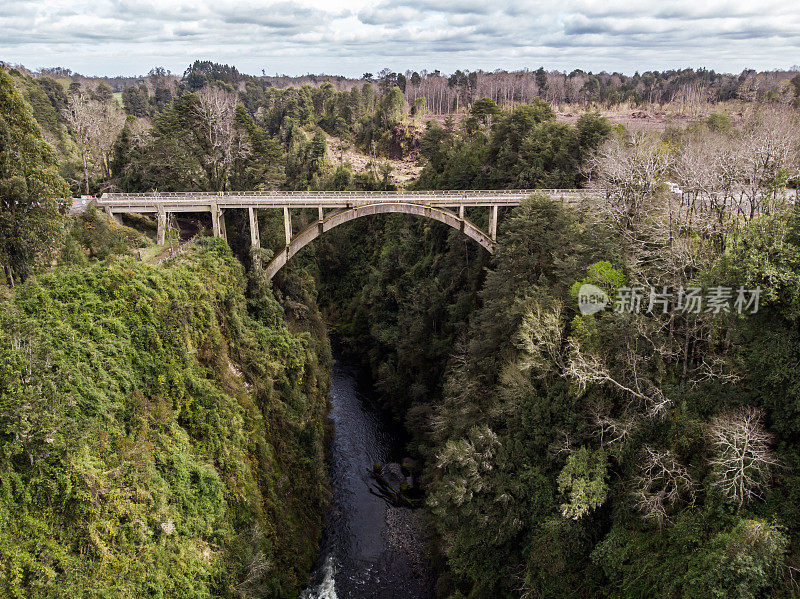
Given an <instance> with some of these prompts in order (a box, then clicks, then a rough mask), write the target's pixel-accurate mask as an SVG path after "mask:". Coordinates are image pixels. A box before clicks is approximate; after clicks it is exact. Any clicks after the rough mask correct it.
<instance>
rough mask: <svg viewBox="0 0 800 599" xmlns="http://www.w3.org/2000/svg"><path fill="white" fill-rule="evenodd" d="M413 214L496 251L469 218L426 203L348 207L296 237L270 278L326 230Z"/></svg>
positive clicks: (272, 268)
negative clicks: (382, 216) (376, 216)
mask: <svg viewBox="0 0 800 599" xmlns="http://www.w3.org/2000/svg"><path fill="white" fill-rule="evenodd" d="M389 213H398V214H412V215H415V216H422V217H426V218H431V219H433V220H438V221H439V222H442V223H444V224H446V225H448V226H450V227H452V228H453V229H456V230H458V231H462V232H463V233H464V234H465V235H466V236H467V237H469V238H471V239H474V240H475V241H477V242H478V243H479V244H481V246H483V247H484V249H486V251H488V252H489V253H493V252H494V242H493V241H492V239H491V237H489V235H487V234H486V233H484V232H483V231H482V230H481V229H479V228H478V227H476V226H475V225H474V224H473V223H471V222H470V221H468V220H467V219H466V218H464V219H462V218H459V217H458V215H456V214H455V213H453V212H451V211H450V210H446V209H442V208H434V207H432V206H426V205H423V204H411V203H406V202H381V203H375V204H364V205H361V206H355V207H353V208H346V209H343V210H338V211H336V212H333V213H331V214H329V215H328V216H327V217H325V218H324V219H322V220H321V221H317V222H316V223H314V224H311V225H309V226H308V227H306V228H305V229H303V230H302V231H301V232H300V233H298V234H297V235H295V236H294V237H292V240H291V242H290V243H289V245H288V246H287V247H286V248H285V249H284V250H282V251H281V252H279V253H278V254H276V255H275V257H274V258H273V259H272V261H270V263H269V264H268V265H267V268H266V271H267V276H268V277H269V278H270V279H271V278H272V277H273V276H275V274H276V273H277V272H278V271H279V270H280V269H281V268H282V267H283V265H284V264H286V263H287V262H288V261H289V259H290V258H291V257H292V256H294V255H295V254H296V253H297V252H299V251H300V250H301V249H303V248H304V247H305V246H306V245H308V244H309V243H311V242H312V241H314V240H315V239H316V238H317V237H319V236H320V235H322V233H324V232H326V231H330V230H331V229H333V228H334V227H338V226H339V225H341V224H343V223H346V222H350V221H351V220H355V219H357V218H361V217H362V216H372V215H374V214H389Z"/></svg>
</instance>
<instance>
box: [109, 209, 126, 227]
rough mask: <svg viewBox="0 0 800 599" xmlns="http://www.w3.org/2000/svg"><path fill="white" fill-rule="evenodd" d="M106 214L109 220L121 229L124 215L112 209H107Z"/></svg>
mask: <svg viewBox="0 0 800 599" xmlns="http://www.w3.org/2000/svg"><path fill="white" fill-rule="evenodd" d="M106 214H108V218H110V219H111V220H113V221H114V222H115V223H117V224H118V225H119V226H120V227H121V226H122V215H121V214H118V213H114V211H113V210H112V209H111V208H106Z"/></svg>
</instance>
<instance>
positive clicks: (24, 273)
mask: <svg viewBox="0 0 800 599" xmlns="http://www.w3.org/2000/svg"><path fill="white" fill-rule="evenodd" d="M69 196H70V193H69V187H68V186H67V183H66V182H65V181H64V179H62V178H61V176H60V175H59V174H58V165H57V162H56V155H55V152H54V151H53V149H52V148H51V147H50V146H49V145H48V144H47V142H45V141H44V139H43V138H42V133H41V130H40V129H39V125H38V124H37V123H36V121H35V120H34V118H33V114H32V112H31V108H30V106H29V105H28V103H27V102H25V100H24V99H23V97H22V95H21V94H20V93H19V90H17V89H16V87H15V86H14V83H13V81H12V79H11V77H10V76H9V74H8V73H7V72H6V71H5V70H2V69H0V260H2V262H3V265H4V267H5V270H6V276H7V278H8V280H9V282H10V283H11V284H12V285H13V284H14V283H15V281H19V280H24V279H26V278H27V277H28V275H29V274H30V272H31V269H32V268H33V267H34V265H35V264H36V263H37V261H40V260H46V259H47V257H48V256H50V255H51V254H52V252H53V250H54V248H55V246H56V245H57V244H58V240H59V238H60V236H61V231H62V227H61V219H62V217H61V213H62V212H63V211H64V210H65V209H66V205H67V198H69Z"/></svg>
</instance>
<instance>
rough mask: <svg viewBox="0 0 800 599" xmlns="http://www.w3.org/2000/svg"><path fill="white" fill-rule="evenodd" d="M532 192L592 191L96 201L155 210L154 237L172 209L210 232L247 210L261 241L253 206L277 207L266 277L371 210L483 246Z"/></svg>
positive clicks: (565, 197) (147, 196)
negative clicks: (420, 221)
mask: <svg viewBox="0 0 800 599" xmlns="http://www.w3.org/2000/svg"><path fill="white" fill-rule="evenodd" d="M532 193H544V194H547V195H550V196H551V197H553V198H556V199H560V200H562V201H565V202H568V203H576V202H578V201H579V200H580V199H581V198H582V197H591V196H592V195H594V194H595V193H596V192H592V191H590V190H585V189H515V190H502V191H494V190H492V191H452V190H451V191H372V192H367V191H230V192H216V193H215V192H186V193H183V192H165V193H163V192H162V193H159V192H155V193H105V194H103V196H102V197H101V198H100V199H98V200H97V205H98V207H99V208H101V209H102V210H105V211H106V212H107V213H108V214H109V215H110V216H111V217H112V218H115V219H117V220H120V219H119V215H120V214H123V213H155V214H157V217H158V243H159V244H162V243H164V240H165V231H166V223H167V216H168V215H169V214H172V213H176V212H209V213H210V214H211V223H212V232H213V234H214V235H215V236H217V237H226V231H225V212H227V211H228V210H247V211H248V214H249V217H250V241H251V243H252V245H253V246H255V247H261V242H260V239H259V231H258V220H257V218H256V211H257V210H282V211H283V220H284V229H285V233H286V244H285V246H284V248H283V249H282V250H281V251H279V252H277V253H276V254H275V256H274V257H273V259H272V261H271V262H270V263H269V264H268V265H267V267H266V271H267V274H268V276H269V277H270V278H272V277H273V276H275V273H277V272H278V271H279V270H280V269H281V267H282V266H283V265H284V264H286V262H287V261H288V260H289V259H290V258H291V257H292V256H294V255H295V254H296V253H297V252H298V251H300V250H301V249H302V248H303V247H305V246H306V245H308V244H309V243H310V242H311V241H313V240H314V239H316V238H317V237H319V236H320V235H322V234H323V233H324V232H325V231H329V230H330V229H333V228H334V227H337V226H339V225H341V224H342V223H346V222H349V221H351V220H354V219H356V218H361V217H363V216H370V215H373V214H387V213H400V214H411V215H415V216H422V217H425V218H430V219H433V220H438V221H439V222H442V223H444V224H446V225H448V226H450V227H452V228H454V229H457V230H459V231H461V232H462V233H464V234H465V235H467V236H468V237H470V238H471V239H474V240H475V241H477V242H478V243H479V244H480V245H481V246H483V247H484V248H485V249H486V250H487V251H488V252H493V251H494V242H495V241H496V239H497V216H498V210H499V209H500V208H501V207H513V206H518V205H519V203H520V202H521V201H522V200H523V199H524V198H526V197H528V196H529V195H531V194H532ZM473 207H482V208H486V209H488V210H489V230H488V231H484V230H482V229H481V228H479V227H478V226H476V225H475V224H474V223H472V222H470V221H469V220H468V219H467V218H466V217H465V209H466V208H473ZM309 208H310V209H316V210H317V214H318V219H317V221H316V222H315V223H312V224H311V225H309V226H308V227H306V228H305V229H303V230H302V231H299V232H298V233H294V231H293V229H292V210H294V209H309Z"/></svg>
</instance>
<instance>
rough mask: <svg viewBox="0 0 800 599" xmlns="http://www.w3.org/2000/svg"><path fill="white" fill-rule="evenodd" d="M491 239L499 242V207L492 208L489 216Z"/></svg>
mask: <svg viewBox="0 0 800 599" xmlns="http://www.w3.org/2000/svg"><path fill="white" fill-rule="evenodd" d="M489 237H491V239H492V241H497V206H492V211H491V213H490V214H489Z"/></svg>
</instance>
